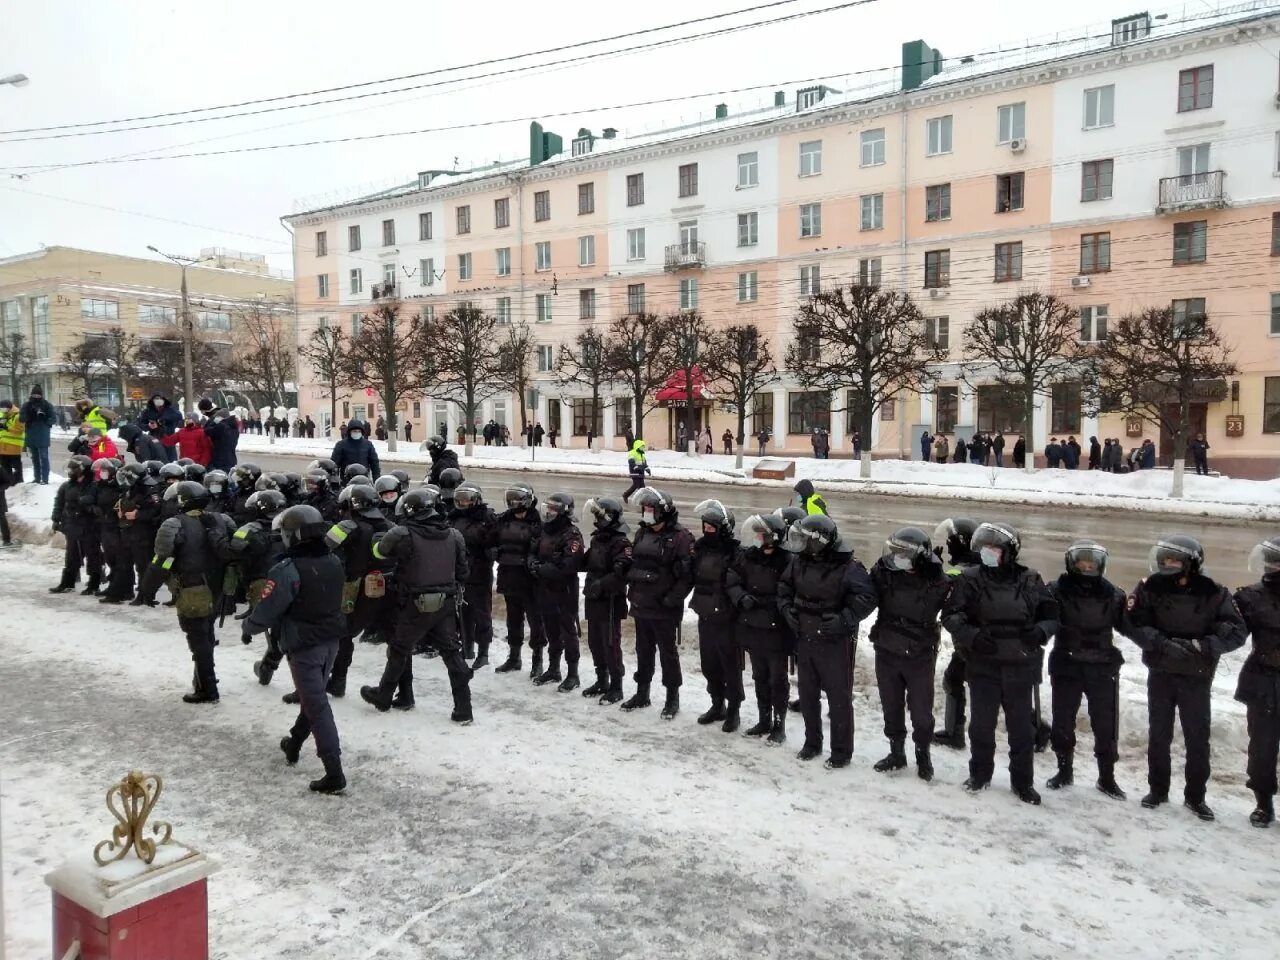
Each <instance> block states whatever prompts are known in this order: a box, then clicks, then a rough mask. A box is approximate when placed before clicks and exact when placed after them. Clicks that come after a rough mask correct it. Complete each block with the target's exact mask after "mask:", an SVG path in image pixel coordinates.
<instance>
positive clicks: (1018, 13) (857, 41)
mask: <svg viewBox="0 0 1280 960" xmlns="http://www.w3.org/2000/svg"><path fill="white" fill-rule="evenodd" d="M761 2H763V0H708V2H706V3H699V4H693V3H689V2H688V0H647V2H645V3H642V4H631V3H626V4H622V3H613V2H609V0H606V2H603V3H602V2H600V0H592V2H588V0H551V2H548V3H544V4H539V5H535V4H529V3H516V2H514V0H488V2H482V3H449V4H436V3H432V2H430V0H428V2H426V3H423V2H421V0H419V2H413V3H410V2H405V0H381V2H378V3H372V4H368V5H364V4H356V3H352V2H350V0H309V2H307V3H298V2H261V0H258V2H254V3H250V2H242V0H200V2H196V3H174V2H156V0H127V2H126V0H106V2H99V3H86V2H79V0H6V2H4V4H3V8H4V13H3V23H2V24H0V39H2V40H3V42H0V76H4V75H7V74H10V73H16V72H21V73H26V74H28V75H29V76H30V78H31V82H30V83H29V84H28V85H27V86H25V87H21V88H15V87H0V130H5V131H11V130H14V129H17V128H28V127H47V126H52V125H55V124H73V123H85V122H87V121H96V120H113V119H118V118H125V117H134V116H141V115H148V114H156V113H162V112H166V111H176V110H185V109H190V108H194V107H202V106H213V105H218V104H224V103H232V102H237V101H243V100H253V99H259V98H264V97H273V96H280V95H285V94H292V93H301V92H306V91H310V90H315V89H319V88H324V87H334V86H339V85H343V84H351V83H361V82H365V81H370V80H378V79H382V78H386V77H394V76H398V75H405V74H414V73H420V72H422V71H428V70H438V69H440V68H442V67H463V68H465V67H466V65H467V64H469V63H473V62H476V61H480V60H489V59H493V58H499V57H507V56H512V55H515V54H520V53H526V52H530V51H536V50H540V49H545V48H548V47H553V46H559V45H563V44H568V43H574V42H577V41H584V40H592V39H596V38H602V37H607V36H610V35H613V34H618V33H625V32H630V31H634V30H639V29H643V28H647V27H656V26H661V25H664V24H671V23H676V22H679V21H683V20H687V19H690V18H693V17H702V16H708V15H711V14H716V13H722V12H728V11H733V10H741V9H743V8H745V7H749V6H754V5H756V4H758V3H761ZM839 2H841V0H797V2H794V3H788V4H782V5H779V6H776V7H774V8H772V9H769V10H761V11H757V12H755V13H749V14H744V15H742V16H740V17H737V18H733V19H727V20H719V21H715V22H712V23H708V24H703V25H700V26H691V27H685V28H681V29H680V30H677V31H674V32H665V33H657V34H651V35H648V36H645V37H641V38H635V39H630V40H626V41H620V42H618V43H615V44H612V45H607V46H609V47H612V48H614V49H616V48H617V47H618V46H627V45H634V44H640V43H645V42H652V41H654V40H656V39H660V38H667V37H672V36H678V35H689V34H694V33H697V32H699V31H705V30H710V29H716V28H720V27H724V26H728V25H731V24H735V23H742V22H751V21H755V20H764V19H767V18H775V17H781V16H786V15H788V14H793V13H796V12H800V11H806V10H819V9H822V8H825V7H829V6H834V5H836V4H838V3H839ZM1213 2H1214V3H1216V2H1217V0H1213ZM437 6H439V7H440V8H441V9H440V10H438V11H437V10H436V9H435V8H436V7H437ZM1140 9H1142V8H1141V6H1139V5H1137V4H1136V3H1135V4H1133V5H1126V4H1125V2H1124V0H1074V2H1073V3H1071V4H1053V3H1047V2H1043V0H1034V2H1028V0H969V2H966V3H957V2H954V0H874V2H869V3H866V4H865V5H862V6H857V7H853V8H851V9H846V10H840V11H837V12H832V13H825V14H821V15H817V16H812V17H807V18H803V19H799V20H796V21H793V22H790V23H782V24H778V25H773V26H768V27H760V28H757V29H754V30H748V31H743V32H739V33H736V34H730V35H727V36H721V37H712V38H708V39H702V40H697V41H694V42H689V43H685V44H681V45H678V46H674V47H671V48H667V49H659V50H648V51H642V52H637V53H633V54H628V55H620V56H615V57H611V58H605V59H601V60H597V61H594V62H588V63H582V64H575V65H571V66H561V67H557V68H554V69H544V70H542V71H541V72H538V71H534V72H526V73H523V74H516V75H514V76H511V77H505V78H497V79H491V80H486V81H483V82H479V81H473V82H470V83H454V84H452V85H451V86H448V87H438V88H435V89H425V90H416V91H411V92H407V93H400V94H393V95H388V96H379V97H372V98H368V99H364V100H358V101H354V102H348V103H336V104H330V105H327V106H319V107H314V108H311V109H304V110H288V111H282V112H275V113H267V114H263V115H259V116H252V117H241V118H238V119H233V120H227V121H222V122H205V123H193V124H188V125H184V126H175V127H169V128H162V129H155V130H148V131H133V132H126V133H116V134H105V135H96V136H77V137H73V138H68V139H61V140H40V141H34V142H25V143H16V142H12V141H13V139H14V138H15V137H23V136H38V135H40V134H20V133H19V134H15V133H9V134H0V141H9V142H0V256H8V255H11V254H16V253H20V252H24V251H27V250H31V249H35V248H37V247H38V246H39V245H40V244H42V243H43V244H47V245H54V244H61V245H68V246H79V247H87V248H91V249H99V250H107V251H112V252H117V253H126V254H136V255H141V256H147V255H148V254H147V253H146V246H147V245H148V244H154V245H156V246H158V247H160V248H161V249H168V250H171V251H173V252H181V253H195V252H196V251H198V250H199V248H201V247H204V246H226V247H234V248H239V249H244V250H250V251H254V252H259V253H265V254H267V255H268V256H269V257H270V259H271V262H272V264H273V265H274V266H277V267H289V266H290V263H291V261H290V257H289V243H290V241H289V236H288V233H287V232H286V231H285V230H284V228H283V227H282V226H281V224H280V222H279V218H280V217H281V216H283V215H286V214H288V213H291V212H292V211H293V210H294V208H295V207H294V205H295V202H296V201H298V200H300V199H303V200H310V201H315V202H313V203H312V204H311V205H316V202H325V201H333V200H336V199H338V198H340V197H352V196H356V195H358V194H359V193H360V192H362V191H364V190H365V189H366V188H378V187H383V186H388V185H391V184H392V183H396V182H404V181H407V180H409V179H412V178H413V176H414V175H415V174H416V172H417V171H419V170H425V169H432V168H452V167H453V166H454V162H455V158H456V159H457V162H458V164H459V165H460V166H462V167H464V168H465V167H467V166H469V165H473V164H482V163H485V162H491V161H493V160H496V159H513V158H516V157H522V156H525V155H526V154H527V151H528V122H527V120H526V121H522V122H517V123H508V124H502V125H498V126H491V127H484V128H478V129H468V130H459V131H454V132H448V133H426V134H416V135H413V136H404V137H397V138H392V139H386V140H382V141H374V142H366V143H349V144H340V145H326V146H316V147H302V148H298V149H291V150H278V151H271V152H261V153H247V154H239V155H230V156H218V157H201V158H191V159H180V160H160V161H153V162H145V163H128V164H118V165H99V166H91V167H80V168H69V169H61V170H52V171H49V172H31V173H29V174H27V176H26V178H25V179H22V180H19V179H15V178H14V177H13V175H12V173H11V172H9V171H11V170H12V168H14V167H18V166H29V165H44V164H59V163H71V162H77V161H83V160H95V159H100V158H105V157H117V156H122V155H134V154H145V153H148V152H151V153H181V152H187V151H193V150H194V151H204V150H221V149H231V148H240V147H246V146H260V145H265V144H276V143H288V142H293V141H299V140H312V139H326V138H334V137H345V136H353V135H363V134H371V133H382V132H388V131H398V130H415V129H421V128H424V127H439V126H444V125H449V124H465V123H475V122H478V121H486V120H493V119H502V118H506V117H529V116H541V117H545V118H546V124H547V127H548V129H551V130H554V131H556V132H558V133H561V134H563V135H564V136H565V142H566V144H567V143H568V139H569V137H570V136H572V135H573V133H575V132H576V130H577V129H578V127H581V126H585V127H589V128H591V129H594V130H597V131H598V130H599V129H600V128H602V127H605V126H615V127H618V128H620V129H622V130H624V131H625V130H642V129H646V128H649V129H652V128H654V127H656V126H666V125H668V124H674V123H676V122H679V121H681V120H682V119H684V120H692V119H695V118H696V117H697V116H698V115H699V114H700V113H701V114H704V115H705V114H707V113H710V112H711V111H712V110H713V108H714V105H715V103H716V102H717V101H718V100H722V99H724V100H728V101H729V102H730V103H731V104H732V105H733V106H734V107H740V106H748V105H754V104H756V103H759V102H761V101H765V100H768V99H769V98H770V94H769V92H768V91H759V92H753V93H749V94H741V95H737V96H732V95H731V96H725V97H714V96H700V97H694V98H692V99H689V100H686V101H683V102H679V103H668V104H664V105H661V106H656V107H648V108H639V109H637V108H633V109H628V110H622V109H613V110H606V111H604V112H598V113H590V114H588V113H581V112H578V111H582V110H584V109H587V108H592V107H600V106H606V105H614V104H628V103H634V102H636V101H641V100H648V99H658V98H666V97H680V96H688V95H690V94H699V93H703V94H706V93H711V92H713V91H719V90H726V89H730V88H738V87H746V86H751V85H754V84H774V83H777V84H779V85H780V86H788V87H789V88H790V87H794V86H795V84H790V85H787V84H784V83H783V81H794V80H801V79H804V78H809V77H816V76H830V77H832V78H833V80H832V81H831V83H832V85H833V86H837V87H840V86H841V82H840V81H838V79H837V78H839V77H840V75H842V74H847V73H849V72H851V71H866V70H870V69H873V68H878V67H890V66H894V65H896V64H897V63H898V61H899V59H900V56H901V44H902V42H903V41H904V40H914V39H924V40H926V41H927V42H929V43H931V44H933V45H934V46H936V47H939V48H941V49H942V51H943V53H944V54H945V55H947V56H959V55H962V54H967V53H973V52H978V51H985V50H989V49H992V48H993V47H998V46H1018V45H1021V44H1023V43H1026V42H1027V41H1028V40H1029V39H1031V40H1042V39H1044V38H1046V37H1047V36H1049V35H1052V34H1055V33H1061V34H1062V35H1064V36H1072V35H1079V34H1082V33H1084V32H1087V31H1086V28H1090V27H1093V28H1097V27H1099V26H1104V27H1105V25H1106V24H1107V23H1108V22H1109V21H1110V19H1111V18H1112V17H1119V16H1124V15H1127V14H1131V13H1134V12H1138V11H1139V10H1140ZM1150 9H1152V10H1153V12H1154V11H1155V10H1157V9H1168V10H1170V12H1171V13H1172V14H1173V16H1174V17H1177V16H1179V11H1180V10H1181V9H1182V8H1181V7H1177V8H1175V7H1173V6H1172V5H1170V6H1169V7H1151V8H1150ZM1185 9H1186V11H1187V12H1188V13H1189V14H1191V15H1195V16H1201V15H1203V14H1204V13H1205V12H1206V9H1207V4H1206V3H1204V2H1202V0H1201V2H1192V3H1189V4H1187V6H1186V8H1185ZM1093 32H1096V30H1095V31H1093ZM605 48H606V47H591V48H585V49H582V50H576V51H569V52H565V53H560V54H548V55H545V56H543V57H541V58H540V60H541V62H543V63H546V62H548V61H551V60H556V59H562V58H565V57H573V56H581V55H582V54H584V53H593V52H597V51H599V50H602V49H605ZM529 62H531V61H518V62H517V63H516V64H501V65H497V66H492V67H483V68H477V69H476V70H473V71H472V72H484V71H487V70H497V69H503V68H504V67H508V68H509V67H510V66H514V65H526V64H527V63H529ZM469 75H470V74H469V73H467V72H465V71H464V72H459V73H451V74H447V75H445V76H444V77H425V78H421V79H418V80H409V81H404V83H403V84H397V86H398V85H408V84H412V83H427V82H432V81H438V80H440V79H456V78H459V77H467V76H469ZM877 76H885V75H884V74H869V75H862V76H858V77H856V78H851V79H848V80H847V81H845V82H844V83H845V86H853V85H855V84H862V83H866V82H868V81H870V80H874V79H876V77H877ZM372 89H386V87H381V88H372ZM341 95H342V94H331V95H329V96H341ZM264 106H270V105H269V104H268V105H264ZM246 109H255V108H246ZM258 109H260V108H258ZM153 122H155V121H153ZM41 195H44V196H41ZM53 198H58V199H53ZM106 208H111V209H106ZM175 221H176V222H175Z"/></svg>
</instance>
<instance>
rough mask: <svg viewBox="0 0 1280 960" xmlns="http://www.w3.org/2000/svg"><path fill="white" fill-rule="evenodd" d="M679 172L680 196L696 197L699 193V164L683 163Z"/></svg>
mask: <svg viewBox="0 0 1280 960" xmlns="http://www.w3.org/2000/svg"><path fill="white" fill-rule="evenodd" d="M678 172H679V181H680V196H682V197H696V196H697V195H698V165H697V164H696V163H684V164H681V165H680V170H679V171H678Z"/></svg>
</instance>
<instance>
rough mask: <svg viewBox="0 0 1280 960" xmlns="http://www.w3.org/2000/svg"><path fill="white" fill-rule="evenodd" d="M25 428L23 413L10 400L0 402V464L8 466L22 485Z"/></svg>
mask: <svg viewBox="0 0 1280 960" xmlns="http://www.w3.org/2000/svg"><path fill="white" fill-rule="evenodd" d="M23 432H24V426H23V423H22V419H21V411H20V410H19V409H18V407H17V406H15V405H14V404H12V403H10V402H9V401H8V400H3V401H0V463H3V464H4V465H5V466H7V467H8V468H9V470H10V472H12V473H13V474H14V476H16V477H17V479H18V483H22V482H23V479H22V448H23V445H24V444H25V443H26V441H25V440H24V439H23Z"/></svg>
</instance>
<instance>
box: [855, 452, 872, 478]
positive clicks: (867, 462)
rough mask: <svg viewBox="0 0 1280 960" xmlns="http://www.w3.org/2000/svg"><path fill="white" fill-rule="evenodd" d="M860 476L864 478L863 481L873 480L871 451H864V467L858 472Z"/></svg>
mask: <svg viewBox="0 0 1280 960" xmlns="http://www.w3.org/2000/svg"><path fill="white" fill-rule="evenodd" d="M858 476H860V477H862V479H863V480H870V479H871V451H870V450H863V451H862V466H861V467H860V468H859V470H858Z"/></svg>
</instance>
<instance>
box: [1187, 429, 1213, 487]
mask: <svg viewBox="0 0 1280 960" xmlns="http://www.w3.org/2000/svg"><path fill="white" fill-rule="evenodd" d="M1191 459H1192V460H1193V461H1194V462H1195V465H1196V475H1197V476H1203V477H1207V476H1208V475H1209V441H1208V440H1206V439H1205V438H1204V434H1203V433H1197V434H1196V438H1195V439H1194V440H1192V441H1191Z"/></svg>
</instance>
